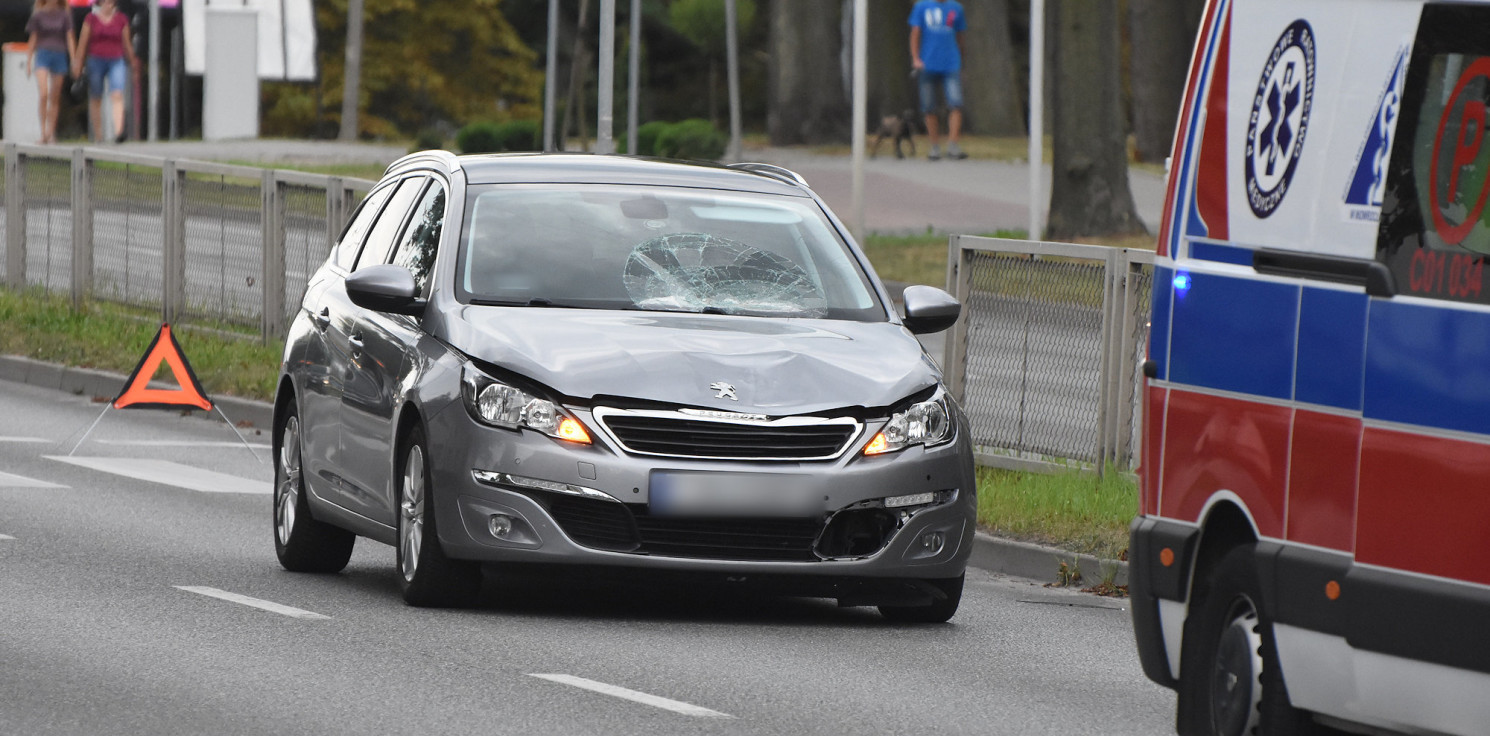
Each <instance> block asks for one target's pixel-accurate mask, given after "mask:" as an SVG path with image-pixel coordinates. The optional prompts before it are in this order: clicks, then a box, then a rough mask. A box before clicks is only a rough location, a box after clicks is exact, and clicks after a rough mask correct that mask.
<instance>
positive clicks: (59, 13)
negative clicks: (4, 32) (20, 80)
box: [26, 0, 75, 143]
mask: <svg viewBox="0 0 1490 736" xmlns="http://www.w3.org/2000/svg"><path fill="white" fill-rule="evenodd" d="M26 32H27V33H29V34H31V42H30V44H29V45H30V47H31V52H30V53H29V54H27V56H26V76H31V74H32V72H33V71H34V72H35V73H36V87H37V91H38V92H39V95H38V97H37V103H38V105H37V108H38V109H37V112H38V113H39V114H40V116H41V142H42V143H56V142H57V111H58V109H60V108H61V105H62V80H63V79H64V78H65V77H66V76H67V68H68V66H69V65H70V64H69V62H70V59H69V58H68V57H70V56H71V55H72V51H73V45H74V42H75V39H74V37H73V31H72V14H70V13H68V12H67V5H66V4H65V3H64V2H63V0H36V5H35V6H33V7H32V9H31V20H29V21H26Z"/></svg>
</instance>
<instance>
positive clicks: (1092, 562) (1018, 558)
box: [967, 531, 1128, 587]
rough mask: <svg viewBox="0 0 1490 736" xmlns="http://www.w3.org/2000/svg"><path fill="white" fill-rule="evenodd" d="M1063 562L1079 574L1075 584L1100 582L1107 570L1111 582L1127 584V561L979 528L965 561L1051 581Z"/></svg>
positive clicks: (974, 565) (991, 568)
mask: <svg viewBox="0 0 1490 736" xmlns="http://www.w3.org/2000/svg"><path fill="white" fill-rule="evenodd" d="M1063 562H1064V563H1066V565H1067V566H1068V567H1074V568H1075V569H1076V570H1077V571H1079V572H1080V573H1081V580H1080V582H1079V583H1077V584H1078V585H1080V586H1083V587H1084V586H1088V585H1096V584H1097V583H1100V582H1102V581H1103V580H1104V579H1105V578H1106V576H1107V574H1108V573H1109V571H1110V572H1111V574H1112V576H1113V577H1112V583H1113V584H1114V585H1127V584H1128V563H1127V562H1121V561H1118V560H1103V559H1100V558H1097V557H1094V556H1092V555H1084V554H1076V553H1075V552H1068V551H1066V550H1063V549H1057V548H1055V547H1046V546H1044V545H1040V544H1031V543H1029V542H1017V541H1014V540H1012V539H1004V538H1003V537H995V536H993V535H992V534H989V533H987V532H981V531H980V532H978V533H977V534H976V536H975V537H974V539H973V556H972V557H970V558H968V561H967V564H968V565H969V566H971V567H976V568H978V569H979V570H986V571H988V572H998V573H1003V574H1005V575H1013V576H1015V577H1021V578H1029V579H1031V580H1038V581H1044V582H1054V581H1056V579H1057V573H1058V571H1059V570H1060V566H1061V563H1063Z"/></svg>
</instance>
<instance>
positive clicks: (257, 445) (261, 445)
mask: <svg viewBox="0 0 1490 736" xmlns="http://www.w3.org/2000/svg"><path fill="white" fill-rule="evenodd" d="M94 441H95V442H97V443H98V444H100V445H118V446H123V447H243V446H244V444H243V443H242V442H220V441H209V440H94ZM248 446H249V447H252V448H254V449H258V450H268V449H270V446H269V444H268V443H265V442H250V443H248Z"/></svg>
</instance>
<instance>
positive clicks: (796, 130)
mask: <svg viewBox="0 0 1490 736" xmlns="http://www.w3.org/2000/svg"><path fill="white" fill-rule="evenodd" d="M839 5H840V4H839V0H775V1H774V2H772V3H771V41H770V46H771V95H770V107H769V109H768V110H767V113H766V128H767V131H768V132H769V134H770V136H771V143H772V144H773V145H792V144H798V143H840V142H843V141H845V140H847V139H848V132H849V120H850V117H849V114H850V110H849V102H848V99H847V95H846V94H845V92H844V89H843V86H844V85H843V77H842V75H841V74H840V73H839V71H840V68H841V65H840V62H839V52H840V51H841V50H842V48H843V33H842V30H841V29H840V27H839V21H840V15H841V12H840V10H839Z"/></svg>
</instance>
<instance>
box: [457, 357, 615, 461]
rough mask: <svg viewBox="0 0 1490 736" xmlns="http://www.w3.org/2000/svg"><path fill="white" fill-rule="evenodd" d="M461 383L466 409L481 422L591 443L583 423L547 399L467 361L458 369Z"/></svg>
mask: <svg viewBox="0 0 1490 736" xmlns="http://www.w3.org/2000/svg"><path fill="white" fill-rule="evenodd" d="M461 384H462V389H461V396H462V397H464V398H465V401H466V410H467V411H469V412H470V413H471V416H473V417H475V418H476V419H478V420H480V421H482V422H485V423H487V424H490V425H492V426H495V427H505V428H507V429H524V428H525V429H532V430H535V431H538V432H542V433H544V434H546V435H548V436H550V437H555V438H558V439H561V440H568V441H570V442H579V443H582V444H586V445H588V444H590V433H589V432H586V431H585V426H584V425H583V424H580V423H579V420H578V419H575V418H574V417H571V416H569V415H568V414H566V413H565V412H564V410H563V409H561V408H560V407H559V405H558V404H555V403H554V402H552V401H549V400H548V399H541V398H538V397H537V396H534V395H532V394H530V393H528V392H526V391H523V390H522V389H520V388H516V387H514V386H509V385H507V384H505V383H502V382H501V381H498V380H497V379H495V378H492V377H491V376H488V375H486V374H485V373H482V372H481V370H480V369H478V368H476V367H475V366H473V365H471V364H470V363H467V364H466V365H465V367H464V368H463V369H462V370H461Z"/></svg>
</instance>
